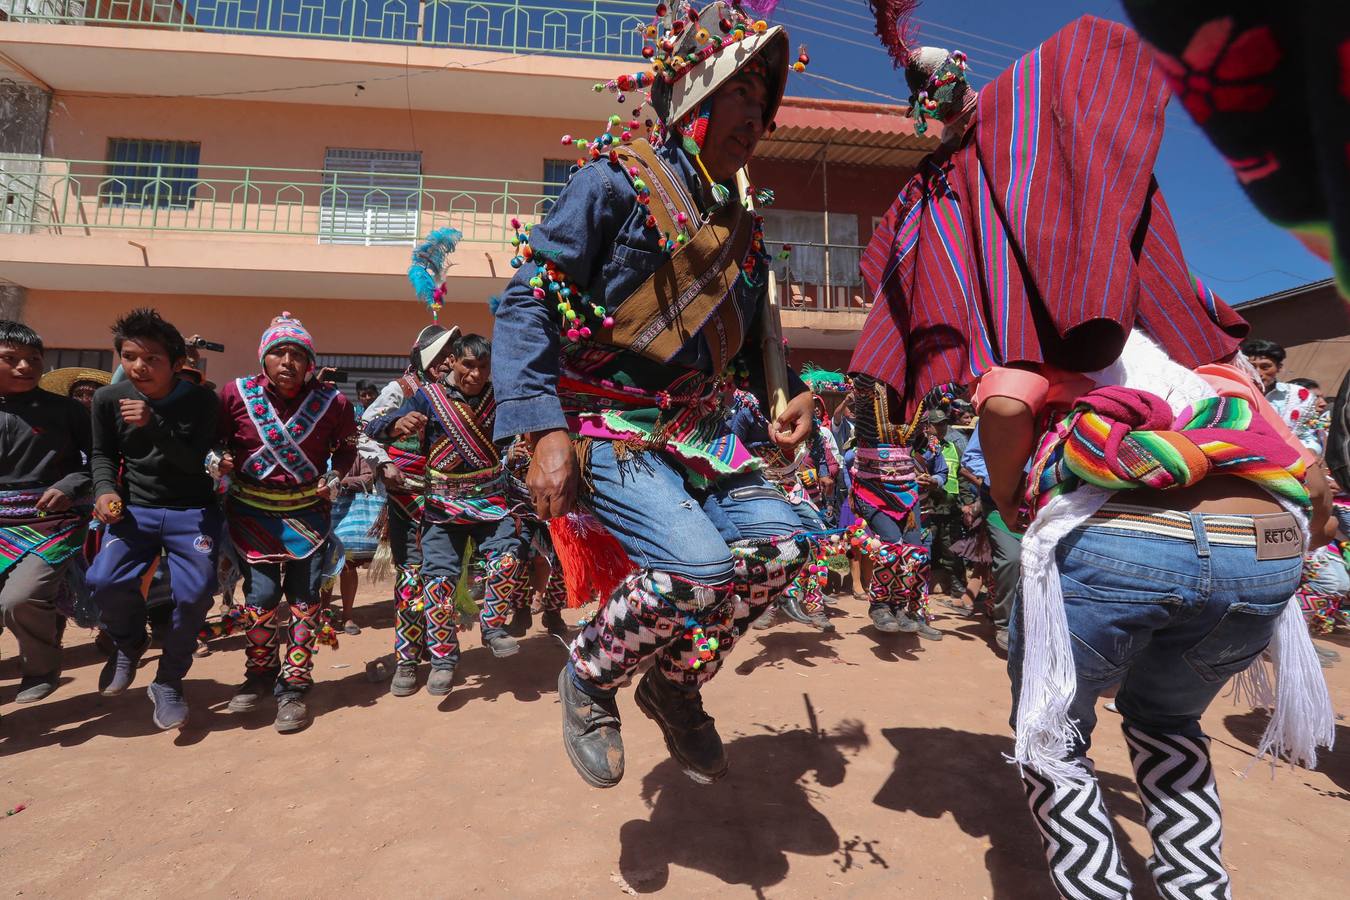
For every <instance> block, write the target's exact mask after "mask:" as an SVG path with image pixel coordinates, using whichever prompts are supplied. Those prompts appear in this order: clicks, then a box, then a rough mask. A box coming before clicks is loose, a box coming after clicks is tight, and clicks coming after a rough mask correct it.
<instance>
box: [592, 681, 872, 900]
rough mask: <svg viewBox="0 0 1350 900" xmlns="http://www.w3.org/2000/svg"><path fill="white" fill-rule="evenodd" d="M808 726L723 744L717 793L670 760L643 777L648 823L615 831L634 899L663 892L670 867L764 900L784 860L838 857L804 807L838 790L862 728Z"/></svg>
mask: <svg viewBox="0 0 1350 900" xmlns="http://www.w3.org/2000/svg"><path fill="white" fill-rule="evenodd" d="M807 708H808V713H810V709H811V707H810V700H809V698H808V699H807ZM811 719H812V722H811V725H810V726H809V727H805V728H803V727H797V728H776V727H774V726H770V725H760V726H758V727H759V728H762V729H763V730H764V733H763V734H750V735H744V736H741V737H737V738H735V739H733V740H731V741H729V742H728V743H727V759H728V762H729V764H730V772H729V774H728V775H727V777H726V778H725V779H723V780H722V781H720V782H718V783H717V784H713V785H696V784H694V783H693V782H692V781H690V780H689V777H688V776H687V775H685V774H684V772H683V770H682V769H681V768H680V766H679V765H678V764H677V763H676V762H675V761H674V760H671V759H667V760H665V761H664V762H662V763H661V764H660V765H658V766H657V767H656V768H654V769H652V770H651V771H650V772H649V773H647V776H646V777H645V778H643V779H642V799H643V800H644V801H645V802H646V804H647V806H648V808H649V809H650V810H651V815H650V816H649V817H648V818H647V819H633V820H631V821H629V822H626V823H624V825H623V827H622V828H621V829H620V831H619V842H620V845H621V850H620V857H619V871H620V873H621V874H622V876H623V879H624V881H626V882H627V886H628V887H629V888H631V889H632V890H634V891H637V892H638V893H642V894H649V893H654V892H656V891H659V890H662V889H663V888H665V887H666V884H667V881H668V880H669V877H670V867H671V866H672V865H678V866H684V867H686V868H690V869H697V870H699V871H702V872H707V873H708V874H710V875H712V876H714V877H715V878H718V879H719V880H721V881H722V882H724V883H726V884H735V885H746V886H748V887H750V888H752V889H753V890H754V891H755V893H756V895H758V896H763V894H764V891H765V889H767V888H770V887H772V886H774V885H776V884H779V883H780V882H782V881H783V879H784V878H786V877H787V874H788V869H789V861H788V857H787V854H788V853H796V854H801V855H804V856H830V855H831V854H834V853H838V852H839V851H840V849H841V842H840V839H839V834H838V833H837V832H836V831H835V829H834V826H833V825H831V824H830V821H829V819H827V818H826V817H825V816H824V815H823V814H822V813H821V812H820V811H819V810H817V809H816V808H815V806H814V805H813V803H812V801H813V798H814V796H815V794H816V791H815V786H816V785H819V786H820V787H827V788H828V787H834V786H835V785H838V784H840V783H842V782H843V780H844V775H845V770H846V769H847V767H848V763H849V758H850V756H851V755H852V754H853V753H855V752H856V751H858V750H859V749H861V748H862V747H864V746H866V745H867V743H868V737H867V733H866V731H865V729H864V728H863V725H862V724H861V723H860V722H856V721H847V720H846V721H843V722H840V723H839V724H838V725H837V726H835V728H834V729H832V730H831V731H829V732H821V731H819V730H818V729H817V728H816V727H815V720H814V714H811ZM849 849H850V850H853V849H854V848H852V847H850V848H849ZM859 852H863V851H861V850H860V849H859Z"/></svg>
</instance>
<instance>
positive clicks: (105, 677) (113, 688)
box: [98, 638, 150, 697]
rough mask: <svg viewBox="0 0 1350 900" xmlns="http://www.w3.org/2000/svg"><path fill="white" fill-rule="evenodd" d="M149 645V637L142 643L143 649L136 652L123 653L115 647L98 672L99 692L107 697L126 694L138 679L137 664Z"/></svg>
mask: <svg viewBox="0 0 1350 900" xmlns="http://www.w3.org/2000/svg"><path fill="white" fill-rule="evenodd" d="M149 646H150V641H149V639H148V638H147V639H146V641H145V643H143V644H141V649H139V650H137V651H136V652H135V653H123V652H122V651H121V650H117V649H114V650H113V652H112V655H111V656H109V657H108V661H107V662H106V663H104V664H103V671H101V672H99V674H98V692H99V693H100V694H102V695H103V696H105V697H116V696H118V695H119V694H125V693H126V692H127V688H129V687H131V683H132V682H133V681H135V680H136V666H137V665H138V664H139V663H140V661H141V656H142V655H144V653H145V651H146V648H148V647H149Z"/></svg>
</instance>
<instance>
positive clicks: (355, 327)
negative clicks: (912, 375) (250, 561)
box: [0, 0, 935, 380]
mask: <svg viewBox="0 0 1350 900" xmlns="http://www.w3.org/2000/svg"><path fill="white" fill-rule="evenodd" d="M257 2H261V3H265V2H267V0H257ZM274 2H275V3H276V4H277V5H278V8H280V7H281V6H282V5H283V4H292V0H274ZM203 5H204V3H198V4H195V5H191V6H192V7H193V8H194V9H196V16H195V19H194V18H193V16H191V15H189V14H188V13H187V12H186V11H185V9H184V7H183V6H182V5H180V4H173V3H162V2H156V3H149V2H147V3H143V4H131V5H126V4H120V5H119V4H95V3H71V2H69V0H0V70H4V71H0V77H3V78H8V79H10V80H11V81H10V82H5V84H6V87H4V88H3V92H0V110H3V111H4V112H0V116H6V117H7V121H9V122H11V123H12V124H13V126H14V127H10V126H7V127H6V129H5V135H4V136H3V137H2V138H0V199H3V201H4V203H3V206H2V207H0V306H2V307H3V309H0V311H2V312H3V313H4V314H7V315H11V316H13V315H17V316H19V317H20V318H22V319H24V320H25V321H27V322H29V323H30V324H32V325H33V326H34V327H36V328H37V329H38V330H39V332H40V333H42V334H43V336H44V338H45V339H46V341H47V343H48V345H49V347H51V348H52V351H53V352H52V354H50V355H51V360H50V362H51V363H52V364H55V365H69V364H91V363H92V364H99V363H103V364H107V363H108V362H109V361H110V351H111V346H110V340H109V335H108V325H109V323H110V322H111V320H112V319H113V318H114V317H115V316H116V315H117V314H118V313H120V312H122V311H124V310H126V309H128V308H130V307H132V306H136V305H153V306H156V307H158V308H159V309H160V310H161V311H163V312H164V314H165V315H166V316H167V317H169V318H170V319H171V320H173V321H174V322H175V323H176V324H178V325H179V327H180V328H181V329H182V330H183V331H184V332H185V333H198V334H201V335H202V336H204V337H206V338H207V339H209V340H213V341H219V342H222V343H224V344H225V345H226V351H225V352H224V353H223V354H209V353H208V354H205V357H206V359H207V361H208V370H207V374H208V377H210V378H212V379H215V380H219V379H222V378H226V377H231V376H233V375H236V374H239V373H241V372H245V371H249V370H251V369H252V368H254V367H255V366H256V355H255V348H256V340H257V336H258V334H259V333H260V332H261V330H262V329H263V327H264V326H265V325H266V323H267V322H268V321H269V320H270V319H271V317H272V316H274V315H276V314H277V313H278V312H280V311H281V310H283V309H286V310H290V311H291V312H293V313H294V314H296V315H297V316H299V317H300V318H301V319H302V320H304V321H305V323H306V324H307V325H308V326H309V327H310V329H311V331H312V332H313V333H314V335H315V338H316V341H317V343H318V347H319V350H320V352H321V353H322V354H323V355H324V356H325V358H326V361H328V362H331V363H333V364H335V365H339V366H341V367H342V368H345V369H347V370H348V371H349V372H351V373H352V376H353V378H356V377H363V376H369V377H383V376H384V375H386V374H388V373H389V372H390V371H392V370H393V369H394V368H396V367H398V366H399V359H400V358H401V357H403V356H404V354H406V351H407V348H408V346H409V344H410V343H411V341H412V338H413V336H414V334H415V333H416V332H417V330H418V329H419V328H420V327H421V326H422V325H424V324H425V323H426V322H428V321H429V314H428V312H427V310H426V308H425V307H424V306H422V305H421V304H420V303H419V302H418V301H417V300H416V299H415V297H413V295H412V292H411V289H410V288H409V286H408V283H407V281H406V277H405V273H406V271H407V268H408V265H409V251H410V248H411V246H412V244H413V243H414V241H415V240H416V239H417V238H419V237H420V236H421V235H424V234H426V233H427V232H429V231H430V230H432V229H433V228H436V227H441V226H450V227H454V228H458V229H459V230H460V231H462V232H463V234H464V240H463V242H462V243H461V244H460V246H459V249H458V251H457V252H456V253H455V254H454V256H453V263H454V265H453V267H452V268H451V270H450V275H449V279H448V282H447V303H446V306H445V308H444V309H443V310H442V311H441V313H440V318H441V321H442V322H446V323H457V324H459V325H460V326H461V328H463V329H464V330H466V331H479V332H482V333H490V332H491V324H492V323H491V315H490V313H489V310H488V305H487V301H488V298H489V297H490V296H491V295H493V294H494V293H496V292H498V291H499V290H500V289H501V287H502V285H503V284H504V282H505V281H506V279H508V278H509V277H510V275H511V272H512V270H511V268H510V264H509V260H510V256H511V253H510V248H509V244H508V240H509V236H510V229H509V225H508V223H509V221H510V220H511V219H512V218H514V217H518V218H519V219H520V220H522V221H525V222H529V221H538V220H539V218H540V217H541V216H542V215H543V214H544V213H545V212H546V211H547V209H548V207H549V204H550V202H551V197H552V196H554V195H556V193H557V191H558V189H559V188H560V182H561V181H562V180H563V179H565V177H566V171H567V168H568V166H569V164H570V160H571V158H572V156H573V155H574V150H573V149H572V148H571V147H569V146H564V145H563V144H562V142H561V140H560V138H561V136H562V135H564V134H574V135H579V136H580V135H587V136H589V135H592V134H594V133H596V132H598V131H599V130H600V129H601V128H602V123H603V121H604V119H605V118H607V117H608V116H609V115H610V114H611V113H613V112H621V113H624V112H626V110H623V109H621V108H619V107H617V106H616V105H615V103H614V101H613V98H612V96H611V95H609V94H607V93H605V94H597V93H595V92H594V91H593V90H592V89H591V88H592V85H593V84H594V83H596V82H598V81H603V80H606V79H607V78H609V77H612V76H613V75H615V74H618V73H620V72H623V71H625V70H631V69H633V68H634V67H635V66H636V65H637V64H638V63H635V62H634V61H633V60H632V59H624V58H604V57H602V56H600V55H597V54H584V55H583V54H565V53H555V52H541V50H542V49H544V46H543V45H544V44H546V43H548V42H549V41H553V42H554V44H560V43H562V42H563V41H564V39H565V38H566V37H567V36H568V35H590V36H591V38H592V39H594V40H599V39H598V38H596V37H595V36H596V35H597V34H598V35H600V36H601V37H603V38H604V40H603V41H601V43H602V44H603V45H604V47H606V48H610V47H612V48H613V53H614V54H615V56H621V55H623V54H633V53H636V52H637V51H636V48H637V46H639V45H636V44H629V43H625V41H628V37H627V31H625V30H624V28H625V27H631V24H633V23H636V22H637V21H638V20H639V19H644V20H645V17H646V16H647V15H648V14H649V10H648V9H647V4H644V3H622V2H620V3H602V4H592V3H584V4H573V6H576V7H578V8H579V9H581V13H580V14H578V16H573V17H572V18H567V16H564V17H563V18H562V19H561V20H559V19H556V18H555V19H547V21H550V22H553V23H554V24H555V25H557V29H556V30H554V31H548V30H547V29H545V30H543V31H539V30H537V29H536V30H530V29H529V28H523V29H522V30H520V31H519V32H517V33H515V34H514V36H512V35H506V34H505V33H504V32H503V31H502V30H500V29H499V30H497V31H493V30H492V29H491V28H488V27H486V26H485V27H483V28H469V27H468V26H469V25H473V24H474V22H476V21H477V20H475V19H473V18H472V17H473V16H475V15H478V13H477V12H475V10H480V11H483V15H489V14H492V15H495V14H497V12H500V8H501V7H503V6H504V7H508V8H514V9H516V10H517V11H518V12H519V13H520V15H525V14H526V13H528V14H530V15H534V16H536V18H535V19H532V20H530V21H531V22H544V21H545V20H546V17H548V16H551V15H554V14H555V13H556V14H559V15H561V14H562V13H566V12H567V11H568V9H569V8H568V7H567V6H566V4H564V5H563V6H562V7H556V8H555V7H542V6H533V5H531V2H530V0H522V2H517V3H514V4H513V3H506V4H487V5H471V4H468V3H459V2H458V0H442V2H440V3H437V4H426V5H424V6H425V9H426V10H427V11H426V12H425V16H426V17H427V18H424V19H423V21H422V23H421V26H420V31H417V32H406V31H404V32H398V33H397V34H396V35H395V38H396V39H389V38H387V37H386V38H384V39H382V40H376V39H372V34H373V33H372V32H370V31H369V26H368V25H367V26H362V27H363V28H365V29H366V30H365V31H363V32H362V33H361V34H360V35H357V37H359V38H361V39H358V40H352V41H340V40H333V39H327V38H333V37H335V36H337V35H338V34H339V33H340V32H338V31H335V30H334V29H335V28H336V26H334V25H324V24H323V23H319V24H314V21H311V22H310V24H309V25H305V24H304V23H303V22H301V23H300V24H298V25H297V24H295V22H294V21H292V20H285V22H286V27H284V28H283V27H280V25H279V24H278V23H282V22H283V18H279V17H277V16H272V17H271V18H270V19H269V20H268V23H270V24H268V23H264V24H267V27H263V24H259V23H260V22H262V20H261V19H255V20H253V21H252V23H251V24H250V23H249V22H243V23H242V25H241V22H240V21H239V20H238V19H234V20H231V25H230V28H229V29H225V28H224V27H223V26H222V27H220V28H217V27H215V25H214V24H213V23H214V19H213V20H212V22H211V23H208V24H207V25H203V24H202V22H203V21H204V15H203V14H204V10H203V9H198V8H197V7H200V6H203ZM292 5H294V4H292ZM330 5H331V4H330ZM433 6H434V7H436V8H437V10H438V11H439V12H440V13H443V14H445V15H450V14H451V13H454V14H456V15H459V14H460V13H463V14H464V15H467V16H469V17H470V18H468V19H463V21H462V22H461V24H463V25H464V26H465V27H463V28H460V30H458V31H455V32H453V38H454V39H452V40H450V41H448V42H447V43H449V44H451V45H452V46H446V45H445V44H440V45H435V42H434V41H429V40H426V39H424V38H423V37H421V34H422V33H424V32H426V31H428V30H435V29H436V28H441V27H442V25H443V24H444V23H441V24H439V25H438V24H436V23H433V22H431V19H430V16H431V15H432V12H431V7H433ZM461 7H462V8H463V9H460V8H461ZM488 7H491V10H489V9H488ZM286 8H289V6H288V7H286ZM297 8H298V7H297ZM412 8H413V9H417V8H418V7H417V6H415V5H414V6H413V7H412ZM213 9H214V7H213ZM586 10H591V12H590V13H586ZM282 11H285V10H282ZM507 11H508V12H510V9H508V10H507ZM211 15H212V16H216V15H218V14H217V13H215V12H212V13H211ZM568 15H571V14H570V13H568ZM601 16H604V17H606V18H600V17H601ZM625 17H627V18H625ZM629 19H631V20H632V21H631V23H629ZM315 21H317V20H315ZM456 21H459V20H456ZM484 21H485V22H487V23H488V24H489V25H490V24H491V23H492V21H496V20H491V19H490V18H489V19H484ZM429 23H430V24H429ZM560 23H561V24H560ZM625 23H629V25H628V26H625ZM349 24H350V23H349ZM480 24H481V23H480ZM129 25H130V26H132V27H127V26H129ZM137 26H139V27H137ZM245 26H246V27H245ZM433 26H434V27H433ZM306 27H307V28H310V29H311V33H310V36H284V35H285V34H298V33H302V32H303V29H304V28H306ZM531 27H533V26H531ZM443 33H446V34H450V33H451V32H445V31H443ZM456 44H457V45H458V46H453V45H456ZM11 82H12V84H13V87H9V86H8V85H9V84H10V83H11ZM791 87H792V85H789V90H791ZM900 113H901V111H900V110H899V109H898V108H896V107H887V106H878V105H872V104H847V103H834V102H823V101H811V100H802V99H792V98H790V99H789V100H788V101H787V103H786V105H785V107H784V110H783V113H782V115H781V116H780V127H779V129H778V131H777V132H776V133H775V134H774V135H773V137H772V138H771V139H768V140H766V141H765V142H764V143H763V144H762V145H761V150H760V153H759V157H760V158H759V159H757V160H756V162H755V163H753V164H752V167H751V173H752V179H753V180H754V182H755V183H756V185H757V186H760V187H771V188H773V189H775V191H776V193H777V202H776V204H775V205H774V206H773V208H772V209H770V210H769V211H768V212H767V215H766V218H767V224H766V236H767V238H768V239H769V241H770V242H771V243H772V242H779V243H790V244H792V245H793V248H794V249H793V252H792V254H791V256H790V259H789V260H788V261H787V262H780V263H779V267H780V277H781V278H782V281H783V291H782V294H783V305H784V316H783V319H784V327H785V332H786V334H787V336H788V339H789V342H790V344H791V346H792V348H793V356H794V359H796V360H797V361H798V362H801V361H806V360H811V361H814V362H816V363H818V364H821V365H825V366H827V367H837V366H840V365H842V364H843V361H844V360H846V358H847V355H848V352H849V350H850V349H851V347H852V344H853V341H854V339H855V338H856V334H857V330H858V328H859V327H860V326H861V323H862V319H863V317H864V316H865V310H866V304H865V298H864V297H863V296H862V289H861V285H860V284H859V282H858V278H857V257H858V248H859V247H860V246H861V245H862V244H865V243H866V241H867V239H868V238H869V237H870V234H871V229H872V227H873V225H874V223H875V220H876V218H877V217H879V216H880V215H881V214H882V213H884V212H885V209H886V206H887V205H889V202H890V199H891V198H892V197H893V196H894V195H895V191H896V190H897V189H898V187H899V186H900V185H901V184H902V183H903V182H904V180H905V178H906V177H907V176H908V175H909V174H910V172H911V171H912V168H913V166H914V165H915V164H916V163H917V161H918V160H919V159H920V158H921V157H922V155H923V154H924V153H925V152H927V151H928V150H929V149H931V147H932V145H933V143H934V140H935V139H934V138H933V137H926V138H919V137H917V136H915V135H914V134H913V133H912V129H911V128H910V122H909V120H907V119H904V118H903V117H902V116H901V114H900ZM827 210H828V212H827ZM826 245H828V246H826Z"/></svg>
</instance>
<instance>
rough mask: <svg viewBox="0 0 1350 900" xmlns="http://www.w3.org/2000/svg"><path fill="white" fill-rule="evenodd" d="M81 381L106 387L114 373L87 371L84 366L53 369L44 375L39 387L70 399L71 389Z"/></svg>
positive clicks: (98, 370) (99, 370)
mask: <svg viewBox="0 0 1350 900" xmlns="http://www.w3.org/2000/svg"><path fill="white" fill-rule="evenodd" d="M81 381H92V382H94V383H95V384H98V385H105V384H108V383H110V382H111V381H112V373H111V372H105V371H103V370H102V369H86V368H84V367H83V366H67V367H66V368H64V369H52V370H51V371H50V372H48V373H47V374H45V375H43V376H42V380H41V381H39V382H38V387H40V388H42V389H43V390H44V391H48V392H49V393H52V394H56V395H58V396H60V397H69V396H70V389H71V388H73V387H75V385H76V384H78V383H79V382H81Z"/></svg>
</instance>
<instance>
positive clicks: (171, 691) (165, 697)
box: [146, 681, 188, 731]
mask: <svg viewBox="0 0 1350 900" xmlns="http://www.w3.org/2000/svg"><path fill="white" fill-rule="evenodd" d="M146 693H148V694H149V695H150V702H151V703H152V704H153V705H154V707H155V724H156V725H157V726H159V728H160V729H161V730H163V731H169V730H170V729H173V728H182V727H183V725H184V724H186V723H187V718H188V705H187V701H186V700H184V699H183V689H182V688H181V687H179V686H178V685H174V684H166V683H165V682H163V681H152V682H150V687H148V688H147V689H146Z"/></svg>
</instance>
